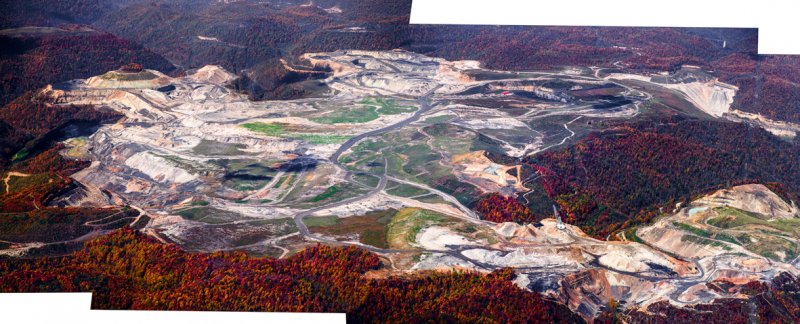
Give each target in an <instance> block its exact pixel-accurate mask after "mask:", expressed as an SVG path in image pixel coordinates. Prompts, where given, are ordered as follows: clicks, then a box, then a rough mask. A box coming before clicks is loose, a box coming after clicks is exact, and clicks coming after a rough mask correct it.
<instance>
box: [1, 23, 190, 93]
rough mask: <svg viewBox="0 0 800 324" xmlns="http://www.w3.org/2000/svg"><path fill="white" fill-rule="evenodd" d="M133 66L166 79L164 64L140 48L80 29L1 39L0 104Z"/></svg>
mask: <svg viewBox="0 0 800 324" xmlns="http://www.w3.org/2000/svg"><path fill="white" fill-rule="evenodd" d="M131 62H136V63H139V64H142V65H143V66H145V67H146V68H149V69H155V70H159V71H163V72H166V73H169V72H171V71H174V70H175V67H173V66H172V64H170V63H169V62H168V61H167V60H165V59H164V58H162V57H161V56H159V55H158V54H155V53H153V52H151V51H149V50H147V49H145V48H143V47H142V46H140V45H137V44H135V43H132V42H131V41H128V40H125V39H122V38H119V37H116V36H114V35H111V34H108V33H103V32H96V31H92V30H90V29H87V28H85V27H81V26H64V28H50V29H38V30H34V31H32V32H22V31H15V30H5V31H4V33H3V34H0V104H5V103H8V102H11V101H12V100H14V98H16V97H17V96H20V95H22V94H23V93H25V92H27V91H33V90H36V89H39V88H41V87H43V86H45V85H47V84H49V83H56V82H62V81H68V80H72V79H79V78H88V77H90V76H95V75H99V74H103V73H105V72H107V71H109V70H114V69H117V68H118V67H120V66H121V65H123V64H127V63H131Z"/></svg>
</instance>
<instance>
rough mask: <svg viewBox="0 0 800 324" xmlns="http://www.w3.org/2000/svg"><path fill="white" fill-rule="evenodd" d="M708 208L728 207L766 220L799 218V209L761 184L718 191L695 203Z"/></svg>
mask: <svg viewBox="0 0 800 324" xmlns="http://www.w3.org/2000/svg"><path fill="white" fill-rule="evenodd" d="M697 203H698V204H704V205H708V206H719V207H723V206H729V207H733V208H736V209H741V210H744V211H749V212H752V213H756V214H761V215H765V216H766V217H767V219H791V218H795V217H800V209H798V208H797V206H796V205H793V204H790V203H787V202H786V201H784V200H783V199H781V197H779V196H778V195H776V194H775V193H774V192H772V191H770V190H769V189H768V188H767V187H765V186H764V185H762V184H748V185H742V186H737V187H733V188H731V189H723V190H719V191H717V192H715V193H713V194H711V195H708V196H705V197H703V198H702V199H700V200H698V201H697Z"/></svg>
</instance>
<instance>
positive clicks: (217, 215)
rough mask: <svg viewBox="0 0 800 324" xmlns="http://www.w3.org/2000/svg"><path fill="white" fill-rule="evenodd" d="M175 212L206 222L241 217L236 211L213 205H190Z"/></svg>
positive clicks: (217, 221) (189, 218)
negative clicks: (190, 206)
mask: <svg viewBox="0 0 800 324" xmlns="http://www.w3.org/2000/svg"><path fill="white" fill-rule="evenodd" d="M175 214H177V215H178V216H180V217H183V218H184V219H187V220H193V221H197V222H203V223H208V224H223V223H230V222H232V221H234V220H238V219H242V218H243V216H242V215H239V214H237V213H234V212H230V211H227V210H222V209H217V208H213V207H192V208H187V209H184V210H181V211H178V212H176V213H175Z"/></svg>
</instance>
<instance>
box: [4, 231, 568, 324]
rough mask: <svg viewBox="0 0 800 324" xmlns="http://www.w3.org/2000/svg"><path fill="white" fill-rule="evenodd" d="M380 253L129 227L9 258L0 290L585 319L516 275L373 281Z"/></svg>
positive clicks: (384, 312) (105, 301)
mask: <svg viewBox="0 0 800 324" xmlns="http://www.w3.org/2000/svg"><path fill="white" fill-rule="evenodd" d="M380 267H381V261H380V259H379V258H378V257H377V256H376V255H374V254H371V253H369V252H367V251H366V250H363V249H360V248H356V247H352V246H351V247H330V246H325V245H317V246H313V247H309V248H306V249H305V250H303V251H300V252H298V253H296V254H294V255H292V256H290V257H288V258H286V259H270V258H253V257H249V256H247V255H245V254H244V253H240V252H235V253H211V254H191V253H187V252H184V251H183V250H181V249H180V248H178V247H177V246H175V245H171V244H161V243H158V242H157V241H155V240H154V239H152V238H149V237H146V236H144V235H143V234H140V233H138V232H136V231H134V230H131V229H128V228H125V229H122V230H118V231H116V232H114V233H112V234H109V235H106V236H103V237H101V238H98V239H95V240H93V241H91V242H88V243H87V244H85V246H84V248H83V249H82V250H80V251H79V252H77V253H75V254H73V255H70V256H67V257H58V258H42V259H34V260H20V259H0V277H1V278H2V279H3V280H2V281H0V291H3V292H23V291H27V292H35V291H48V292H52V291H65V292H68V291H73V292H75V291H92V292H94V295H93V298H92V307H93V308H99V309H149V310H215V311H222V310H228V311H273V312H279V311H283V312H344V313H347V319H348V322H393V323H397V322H460V323H475V322H482V323H515V322H520V323H522V322H558V323H580V322H583V319H581V318H580V317H579V316H577V315H575V314H574V313H572V312H571V311H570V310H569V309H567V308H566V306H563V305H560V304H557V303H556V302H553V301H549V300H546V299H544V298H542V297H541V296H540V295H539V294H537V293H535V292H529V291H525V290H522V289H520V288H518V287H517V286H516V285H514V284H513V283H512V282H511V280H512V279H513V277H514V273H513V271H512V270H511V269H503V270H498V271H495V272H492V273H491V274H488V275H485V274H479V273H473V272H445V273H428V274H424V275H419V276H415V277H408V278H399V277H391V278H388V279H368V278H367V277H365V276H364V274H365V273H366V272H367V271H370V270H373V269H378V268H380Z"/></svg>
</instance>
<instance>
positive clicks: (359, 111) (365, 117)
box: [309, 107, 380, 124]
mask: <svg viewBox="0 0 800 324" xmlns="http://www.w3.org/2000/svg"><path fill="white" fill-rule="evenodd" d="M378 117H380V115H378V113H377V112H376V110H375V107H365V108H350V109H339V110H334V111H331V112H329V113H327V114H325V115H323V116H319V117H312V118H309V120H311V121H313V122H316V123H320V124H361V123H368V122H371V121H373V120H375V119H378Z"/></svg>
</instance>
